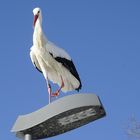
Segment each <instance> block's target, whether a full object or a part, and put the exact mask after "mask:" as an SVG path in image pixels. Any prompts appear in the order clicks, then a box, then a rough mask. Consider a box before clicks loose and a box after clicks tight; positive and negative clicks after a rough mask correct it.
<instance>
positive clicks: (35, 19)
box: [33, 15, 38, 27]
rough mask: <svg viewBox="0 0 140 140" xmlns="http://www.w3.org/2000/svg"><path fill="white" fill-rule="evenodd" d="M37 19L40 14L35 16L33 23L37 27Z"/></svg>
mask: <svg viewBox="0 0 140 140" xmlns="http://www.w3.org/2000/svg"><path fill="white" fill-rule="evenodd" d="M37 19H38V15H35V16H34V23H33V24H34V27H35V24H36V21H37Z"/></svg>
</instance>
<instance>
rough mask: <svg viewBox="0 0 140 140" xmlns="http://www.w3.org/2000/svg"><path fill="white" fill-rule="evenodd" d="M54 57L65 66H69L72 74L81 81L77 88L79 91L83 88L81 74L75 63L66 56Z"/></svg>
mask: <svg viewBox="0 0 140 140" xmlns="http://www.w3.org/2000/svg"><path fill="white" fill-rule="evenodd" d="M51 56H53V55H52V54H51ZM54 59H55V60H56V61H57V62H59V63H61V64H62V65H63V66H64V67H65V68H67V69H68V70H69V71H70V72H71V74H72V75H73V76H74V77H75V78H76V79H77V80H78V81H79V82H80V85H79V87H78V88H77V89H76V90H78V91H79V89H81V87H82V84H81V80H80V77H79V74H78V72H77V70H76V68H75V66H74V64H73V61H72V60H68V59H66V58H62V57H55V58H54Z"/></svg>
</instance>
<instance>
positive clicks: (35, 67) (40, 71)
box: [34, 62, 42, 73]
mask: <svg viewBox="0 0 140 140" xmlns="http://www.w3.org/2000/svg"><path fill="white" fill-rule="evenodd" d="M34 65H35V68H36V69H37V70H38V71H39V72H41V73H42V71H41V70H40V69H39V68H38V67H37V65H36V64H35V62H34Z"/></svg>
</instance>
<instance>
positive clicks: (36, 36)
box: [30, 8, 82, 103]
mask: <svg viewBox="0 0 140 140" xmlns="http://www.w3.org/2000/svg"><path fill="white" fill-rule="evenodd" d="M33 14H34V23H33V26H34V32H33V46H32V47H31V51H30V57H31V60H32V63H33V65H34V66H35V67H36V69H37V70H38V71H40V72H41V73H42V74H43V76H44V77H45V79H46V82H47V87H48V93H49V103H50V102H51V97H52V96H58V95H59V92H60V91H61V90H62V91H63V92H67V91H72V90H78V91H79V89H81V87H82V84H81V80H80V78H79V75H78V73H77V70H76V68H75V66H74V64H73V62H72V59H71V57H70V56H69V55H68V53H67V52H65V51H64V50H63V49H61V48H59V47H57V46H56V45H55V44H53V43H52V42H50V41H49V40H48V39H47V38H46V37H45V35H44V33H43V30H42V14H41V9H40V8H35V9H34V10H33ZM49 80H50V81H52V82H53V83H55V84H58V86H59V89H58V90H56V92H54V93H52V90H51V85H50V83H49Z"/></svg>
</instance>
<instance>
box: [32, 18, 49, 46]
mask: <svg viewBox="0 0 140 140" xmlns="http://www.w3.org/2000/svg"><path fill="white" fill-rule="evenodd" d="M46 43H47V39H46V37H45V35H44V33H43V31H42V21H41V18H38V19H37V21H36V24H35V27H34V33H33V45H34V46H37V47H44V46H45V45H46Z"/></svg>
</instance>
